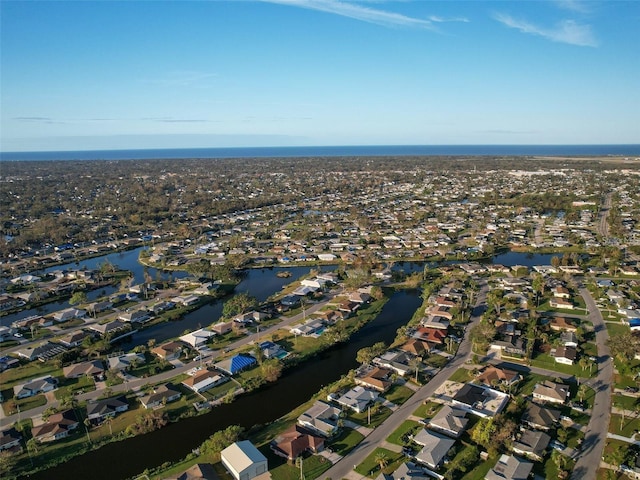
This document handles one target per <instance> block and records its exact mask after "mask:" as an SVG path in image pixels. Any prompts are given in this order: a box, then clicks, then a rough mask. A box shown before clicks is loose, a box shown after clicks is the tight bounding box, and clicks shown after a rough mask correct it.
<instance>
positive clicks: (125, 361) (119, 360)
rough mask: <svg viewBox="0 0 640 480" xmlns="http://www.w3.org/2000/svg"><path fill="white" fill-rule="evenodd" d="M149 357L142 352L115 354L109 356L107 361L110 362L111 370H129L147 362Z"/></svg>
mask: <svg viewBox="0 0 640 480" xmlns="http://www.w3.org/2000/svg"><path fill="white" fill-rule="evenodd" d="M146 361H147V359H146V358H145V356H144V355H143V354H142V353H127V354H124V355H115V356H113V357H109V358H108V359H107V362H108V363H109V370H117V371H122V370H128V369H130V368H133V367H135V366H138V365H143V364H144V363H146Z"/></svg>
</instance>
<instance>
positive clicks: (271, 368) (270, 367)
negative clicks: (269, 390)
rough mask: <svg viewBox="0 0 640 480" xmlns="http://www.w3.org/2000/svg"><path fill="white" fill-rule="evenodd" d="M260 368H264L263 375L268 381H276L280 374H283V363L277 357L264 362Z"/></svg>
mask: <svg viewBox="0 0 640 480" xmlns="http://www.w3.org/2000/svg"><path fill="white" fill-rule="evenodd" d="M260 368H261V370H262V377H263V378H264V379H265V380H266V381H267V382H275V381H276V380H277V379H278V378H280V375H282V363H280V361H279V360H277V359H275V358H273V359H271V360H266V361H264V362H262V366H261V367H260Z"/></svg>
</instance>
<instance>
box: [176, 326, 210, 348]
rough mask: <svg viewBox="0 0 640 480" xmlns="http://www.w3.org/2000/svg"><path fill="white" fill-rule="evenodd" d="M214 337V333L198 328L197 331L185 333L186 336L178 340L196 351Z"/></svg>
mask: <svg viewBox="0 0 640 480" xmlns="http://www.w3.org/2000/svg"><path fill="white" fill-rule="evenodd" d="M215 335H217V334H216V333H214V332H211V331H209V330H205V329H204V328H200V329H199V330H195V331H193V332H191V333H187V334H186V335H182V336H181V337H180V340H181V341H182V342H184V343H186V344H188V345H190V346H191V347H192V348H196V349H198V348H200V347H202V346H204V345H206V344H207V342H208V341H209V340H210V339H211V337H214V336H215Z"/></svg>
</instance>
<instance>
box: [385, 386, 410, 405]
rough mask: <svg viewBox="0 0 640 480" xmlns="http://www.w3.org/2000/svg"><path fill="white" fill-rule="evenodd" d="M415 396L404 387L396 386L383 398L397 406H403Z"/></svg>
mask: <svg viewBox="0 0 640 480" xmlns="http://www.w3.org/2000/svg"><path fill="white" fill-rule="evenodd" d="M413 394H414V391H413V390H411V389H410V388H408V387H405V386H404V385H394V386H393V387H391V388H390V389H389V391H388V392H386V393H385V394H384V395H383V396H384V398H386V399H387V400H388V401H390V402H392V403H395V404H396V405H402V404H403V403H404V402H406V401H407V400H409V398H411V396H412V395H413Z"/></svg>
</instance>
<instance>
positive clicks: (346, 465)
mask: <svg viewBox="0 0 640 480" xmlns="http://www.w3.org/2000/svg"><path fill="white" fill-rule="evenodd" d="M480 287H481V288H480V292H479V294H478V298H477V300H476V306H475V309H474V315H473V316H472V317H471V322H470V323H469V325H468V326H467V328H466V330H465V336H464V339H463V340H462V342H461V343H460V347H459V348H458V352H457V353H456V355H455V357H454V359H453V360H451V361H450V362H449V363H448V364H447V365H445V366H444V368H442V370H440V372H439V373H438V374H437V375H436V376H435V377H433V378H432V379H431V381H429V383H427V384H426V385H425V386H423V387H422V388H420V389H419V390H418V391H417V392H416V393H415V394H414V395H413V396H411V398H409V400H407V401H406V402H405V403H404V404H403V405H401V406H399V407H398V409H397V410H396V411H395V412H394V413H392V414H391V416H390V417H389V418H388V419H387V420H386V421H385V422H384V423H383V424H382V425H380V426H379V427H377V428H375V429H374V430H373V431H372V432H371V434H370V435H369V436H368V437H366V438H365V439H364V440H363V441H362V442H360V444H358V446H356V448H354V449H353V450H352V451H351V452H349V453H348V454H347V455H345V456H344V457H343V458H342V459H341V460H340V461H339V462H338V463H336V464H335V465H334V466H333V467H331V468H330V469H329V470H327V471H326V472H325V473H324V474H323V478H331V479H333V480H338V479H341V478H349V479H359V478H365V477H362V476H361V475H359V474H358V473H356V472H355V471H354V470H353V468H354V465H358V464H360V463H361V462H362V461H363V460H364V459H365V458H367V457H368V456H369V455H370V454H371V452H373V451H374V450H375V449H376V448H377V447H378V446H380V445H382V444H383V442H384V440H385V439H386V438H387V437H388V436H389V435H390V434H391V433H392V432H393V431H395V430H396V429H397V428H398V427H399V426H400V424H401V423H402V422H403V421H405V420H406V419H407V418H409V417H410V416H411V414H412V413H413V412H414V411H415V410H416V409H417V408H418V407H419V406H420V405H421V404H422V403H423V402H424V400H426V399H427V398H429V397H430V396H431V395H433V394H434V392H435V391H436V389H437V388H438V387H440V385H442V384H443V383H444V381H445V380H447V379H448V378H449V377H450V376H451V375H452V374H453V372H455V371H456V370H457V369H458V368H460V367H461V366H462V365H464V363H465V361H466V360H467V359H468V358H469V357H470V354H471V342H470V340H469V331H470V330H471V328H472V327H473V326H474V325H477V323H478V322H479V321H480V317H481V316H482V313H483V312H484V305H485V298H486V294H487V290H488V287H487V284H486V281H483V282H482V283H481V284H480Z"/></svg>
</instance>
